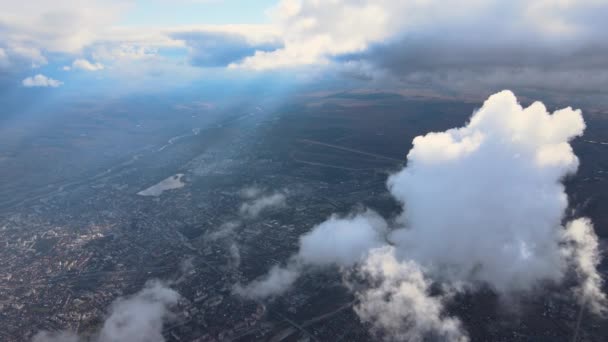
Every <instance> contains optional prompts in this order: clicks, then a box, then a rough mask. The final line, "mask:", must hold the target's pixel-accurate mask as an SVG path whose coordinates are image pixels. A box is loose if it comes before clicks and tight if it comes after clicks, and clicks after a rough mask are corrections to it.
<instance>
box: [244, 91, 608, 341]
mask: <svg viewBox="0 0 608 342" xmlns="http://www.w3.org/2000/svg"><path fill="white" fill-rule="evenodd" d="M584 129H585V122H584V120H583V117H582V113H581V111H580V110H574V109H572V108H569V107H568V108H564V109H560V110H556V111H555V112H553V113H549V112H548V111H547V109H546V108H545V106H544V105H543V104H542V103H541V102H535V103H533V104H532V105H530V106H529V107H527V108H524V107H522V106H521V105H520V104H519V103H518V102H517V99H516V98H515V95H514V94H513V93H512V92H510V91H502V92H499V93H497V94H494V95H492V96H490V97H489V98H488V99H487V100H486V101H485V102H484V104H483V106H482V107H481V108H480V109H479V110H477V111H475V112H474V113H473V116H472V117H471V119H470V120H469V121H468V123H467V124H466V125H465V126H463V127H460V128H453V129H449V130H447V131H445V132H431V133H428V134H426V135H423V136H418V137H416V138H415V139H414V141H413V147H412V149H411V150H410V152H409V153H408V155H407V160H408V162H407V166H406V167H405V168H403V169H402V170H400V171H399V172H396V173H395V174H393V175H391V176H390V177H389V179H388V182H387V186H388V188H389V191H390V192H391V194H392V195H393V196H394V198H395V199H397V200H398V201H399V202H400V203H401V204H402V205H403V211H402V214H401V215H399V216H398V217H396V218H395V219H394V220H391V222H393V223H392V227H391V229H390V230H389V228H388V226H387V223H386V222H385V220H384V219H382V218H381V217H379V216H378V215H377V214H373V213H370V212H366V213H363V214H357V215H351V216H347V217H345V218H337V217H335V216H332V217H331V218H330V219H328V220H327V221H325V222H323V223H321V224H319V225H317V226H315V227H314V228H313V229H312V230H311V232H310V233H308V234H305V235H304V236H302V237H301V239H300V249H299V251H298V252H297V253H296V254H294V255H293V256H292V257H291V258H290V259H289V260H288V262H287V264H286V265H285V266H283V267H280V266H275V267H273V268H272V269H271V271H270V272H269V273H268V274H267V275H265V276H262V277H261V278H259V279H258V280H255V281H253V282H252V283H250V284H249V285H245V286H240V285H239V286H237V288H236V289H237V292H238V293H241V294H244V295H247V296H251V297H256V298H260V297H262V298H263V297H268V296H274V295H278V294H281V293H283V292H285V291H286V290H287V289H288V288H289V287H290V286H291V285H292V284H293V283H294V282H295V281H296V280H297V277H298V276H299V275H300V274H301V273H302V272H305V271H306V270H307V269H308V268H310V267H311V266H316V267H324V266H325V267H326V266H332V265H333V266H340V267H341V269H343V270H344V271H346V272H347V274H348V273H351V272H352V270H355V272H356V273H357V274H359V279H361V278H362V279H363V282H364V284H363V286H351V288H352V289H353V290H354V291H355V294H356V295H357V297H358V298H359V300H360V304H359V305H358V307H357V309H356V311H357V313H358V314H359V316H360V318H361V319H362V320H364V321H367V322H370V323H371V324H372V325H373V327H374V330H375V332H376V333H378V334H379V336H381V337H382V338H384V339H388V340H412V341H423V340H425V339H426V338H428V337H429V336H431V337H432V336H435V337H437V338H439V339H441V340H449V341H466V340H467V339H468V338H467V334H466V332H464V331H463V329H462V327H461V325H460V323H459V321H458V319H456V318H452V317H448V316H446V315H445V312H444V311H445V309H444V303H446V302H448V301H449V300H450V298H451V296H452V295H453V294H454V293H455V292H458V291H463V290H467V291H473V292H474V291H476V290H477V289H479V288H486V287H490V288H491V289H493V290H494V291H495V292H496V293H497V294H499V295H500V296H502V297H503V298H504V299H507V300H508V301H517V300H518V298H519V296H520V294H522V293H532V292H534V291H538V290H539V289H540V288H542V286H540V285H542V284H545V283H547V282H551V283H554V284H563V281H564V279H566V278H567V277H568V276H569V275H571V274H573V275H575V279H576V280H577V282H578V284H579V285H578V286H577V288H576V289H575V295H576V296H577V298H578V300H579V303H581V305H585V306H587V307H589V308H591V309H592V310H593V311H594V312H596V313H598V314H602V313H604V312H605V310H606V304H607V303H606V296H605V294H604V293H603V292H602V284H603V280H602V278H601V276H600V274H599V272H598V270H597V266H598V264H599V260H600V254H599V250H598V242H597V236H596V235H595V232H594V231H593V226H592V224H591V222H590V221H589V220H588V219H585V218H579V219H576V220H573V221H571V222H567V223H566V225H565V226H564V225H563V224H562V220H563V218H564V216H565V212H566V209H567V208H568V199H567V195H566V193H565V189H564V185H563V184H562V180H563V179H564V177H566V176H567V175H570V174H573V173H575V172H576V170H577V168H578V163H579V161H578V158H577V157H576V156H575V155H574V153H573V150H572V147H571V145H570V141H571V140H572V139H574V138H576V137H578V136H581V135H582V134H583V131H584ZM432 284H435V285H436V286H435V287H437V290H436V291H434V292H437V293H434V294H433V295H430V294H429V287H430V286H431V285H432Z"/></svg>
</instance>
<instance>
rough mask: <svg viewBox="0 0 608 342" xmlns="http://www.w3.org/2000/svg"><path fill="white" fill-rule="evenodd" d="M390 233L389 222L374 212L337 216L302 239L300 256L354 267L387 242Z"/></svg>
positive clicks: (318, 262)
mask: <svg viewBox="0 0 608 342" xmlns="http://www.w3.org/2000/svg"><path fill="white" fill-rule="evenodd" d="M386 232H387V224H386V222H384V219H382V218H381V217H380V216H379V215H378V214H376V213H375V212H373V211H369V210H368V211H366V212H364V213H361V214H357V215H353V216H347V217H343V218H340V217H338V216H336V215H333V216H332V217H330V218H329V219H328V220H327V221H324V222H323V223H321V224H319V225H317V226H315V227H314V228H313V229H312V231H310V232H309V233H307V234H304V235H303V236H302V237H301V238H300V251H299V252H298V256H297V257H298V259H300V260H302V262H305V263H306V264H310V265H328V264H335V265H338V266H352V265H354V264H356V263H357V262H359V261H361V260H362V259H363V258H364V257H365V256H366V255H367V253H368V251H369V250H371V249H373V248H376V247H380V246H382V245H384V244H385V243H386V242H385V240H384V234H385V233H386Z"/></svg>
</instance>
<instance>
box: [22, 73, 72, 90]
mask: <svg viewBox="0 0 608 342" xmlns="http://www.w3.org/2000/svg"><path fill="white" fill-rule="evenodd" d="M21 84H23V86H24V87H28V88H29V87H52V88H57V87H59V86H61V85H62V84H63V82H61V81H57V80H55V79H52V78H50V77H46V76H44V75H42V74H38V75H36V76H33V77H28V78H26V79H24V80H23V81H21Z"/></svg>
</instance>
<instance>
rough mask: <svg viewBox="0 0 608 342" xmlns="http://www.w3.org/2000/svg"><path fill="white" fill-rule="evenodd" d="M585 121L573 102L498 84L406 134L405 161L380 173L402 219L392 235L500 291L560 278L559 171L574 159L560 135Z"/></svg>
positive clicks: (437, 267)
mask: <svg viewBox="0 0 608 342" xmlns="http://www.w3.org/2000/svg"><path fill="white" fill-rule="evenodd" d="M584 128H585V123H584V121H583V118H582V115H581V112H580V111H579V110H572V109H571V108H566V109H562V110H558V111H556V112H554V113H553V114H552V115H551V114H550V113H548V112H547V110H546V108H545V106H544V105H543V104H542V103H540V102H536V103H534V104H532V105H531V106H530V107H528V108H522V107H521V106H520V105H519V104H518V103H517V99H516V98H515V96H514V95H513V94H512V93H511V92H509V91H503V92H500V93H498V94H495V95H492V96H491V97H490V98H489V99H488V100H487V101H486V102H485V103H484V105H483V106H482V107H481V108H480V109H479V110H478V111H477V112H476V113H475V114H474V115H473V117H472V118H471V120H470V122H469V123H468V124H467V125H466V126H465V127H462V128H456V129H451V130H448V131H446V132H440V133H429V134H427V135H424V136H419V137H417V138H415V139H414V142H413V148H412V149H411V150H410V152H409V154H408V165H407V167H406V168H404V169H403V170H402V171H400V172H398V173H397V174H394V175H392V176H391V177H390V178H389V181H388V186H389V189H390V191H391V193H392V194H393V195H394V196H395V197H396V198H397V199H398V200H399V201H400V202H402V203H403V204H404V207H405V211H404V214H403V217H402V221H403V222H405V224H406V225H407V228H404V229H399V230H396V231H394V232H393V233H392V236H391V240H392V241H394V242H395V243H396V244H397V245H398V246H400V251H402V253H404V254H405V255H407V257H408V258H412V259H414V260H416V261H418V262H419V263H420V264H421V265H423V266H425V267H428V268H429V269H430V270H431V271H436V272H437V274H438V275H441V276H442V277H445V278H449V279H450V280H452V281H467V282H472V283H475V282H482V283H486V284H489V285H491V286H492V287H493V288H494V289H496V290H497V291H499V292H502V293H506V292H512V291H519V290H530V289H532V288H533V287H534V286H535V285H536V284H538V282H539V281H541V280H553V281H559V280H560V279H561V277H562V276H563V274H564V267H565V264H564V260H563V258H562V257H561V253H560V234H561V231H562V230H563V228H562V227H561V220H562V217H563V215H564V212H565V210H566V208H567V206H568V200H567V196H566V193H565V191H564V187H563V185H562V184H561V183H560V181H561V179H562V178H563V177H564V176H566V175H567V174H569V173H573V172H575V171H576V169H577V166H578V159H577V158H576V156H575V155H574V153H573V151H572V148H571V146H570V144H569V141H570V140H571V139H573V138H574V137H576V136H579V135H581V134H582V133H583V130H584ZM446 237H449V238H446ZM446 270H449V271H448V272H446Z"/></svg>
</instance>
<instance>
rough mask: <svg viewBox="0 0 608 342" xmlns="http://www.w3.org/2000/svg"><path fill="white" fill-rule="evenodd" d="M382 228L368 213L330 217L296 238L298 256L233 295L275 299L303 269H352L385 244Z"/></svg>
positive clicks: (237, 288)
mask: <svg viewBox="0 0 608 342" xmlns="http://www.w3.org/2000/svg"><path fill="white" fill-rule="evenodd" d="M386 229H387V225H386V222H384V220H383V219H382V218H381V217H380V216H379V215H378V214H376V213H374V212H372V211H366V212H364V213H361V214H357V215H351V216H347V217H343V218H340V217H337V216H332V217H330V218H329V219H328V220H327V221H325V222H323V223H321V224H319V225H317V226H315V227H313V229H312V230H311V231H310V232H309V233H308V234H305V235H303V236H302V237H301V238H300V249H299V251H298V253H297V254H295V255H294V256H292V257H291V259H290V260H289V261H288V263H287V265H286V266H285V267H280V266H274V267H273V268H272V269H271V270H270V271H269V273H268V274H267V275H265V276H263V277H261V278H260V279H257V280H255V281H253V282H252V283H250V284H248V285H247V286H244V287H243V286H240V285H239V286H237V287H236V292H237V293H238V294H241V295H243V296H246V297H252V298H264V297H268V296H275V295H278V294H281V293H282V292H284V291H286V290H287V289H288V288H289V287H290V286H291V285H292V284H293V283H294V282H295V281H296V280H297V278H298V276H299V275H300V274H301V272H302V271H303V269H304V268H305V267H309V266H327V265H335V266H340V267H349V266H353V265H355V264H356V263H357V262H359V261H362V260H364V258H365V257H366V256H367V253H368V252H369V251H370V250H371V249H373V248H376V247H380V246H382V245H383V244H384V243H385V242H384V234H385V233H386Z"/></svg>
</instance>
